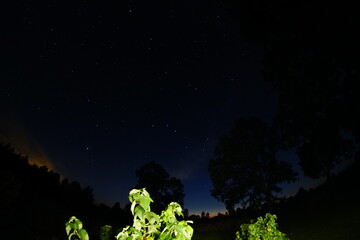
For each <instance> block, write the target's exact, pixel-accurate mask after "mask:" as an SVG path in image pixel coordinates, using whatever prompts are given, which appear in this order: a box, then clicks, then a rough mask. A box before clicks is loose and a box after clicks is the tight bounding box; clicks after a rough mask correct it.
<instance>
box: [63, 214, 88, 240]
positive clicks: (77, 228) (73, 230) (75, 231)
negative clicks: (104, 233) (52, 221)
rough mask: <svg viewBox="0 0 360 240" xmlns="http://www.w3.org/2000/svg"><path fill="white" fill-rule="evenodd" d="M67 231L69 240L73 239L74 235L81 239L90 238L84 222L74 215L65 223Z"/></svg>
mask: <svg viewBox="0 0 360 240" xmlns="http://www.w3.org/2000/svg"><path fill="white" fill-rule="evenodd" d="M65 231H66V234H67V236H68V239H69V240H71V239H72V237H73V236H77V237H78V238H79V240H89V235H88V233H87V231H86V230H85V229H84V228H83V224H82V222H81V221H80V220H79V219H77V218H76V217H74V216H72V217H71V218H70V219H69V221H67V222H66V223H65ZM75 239H76V238H75Z"/></svg>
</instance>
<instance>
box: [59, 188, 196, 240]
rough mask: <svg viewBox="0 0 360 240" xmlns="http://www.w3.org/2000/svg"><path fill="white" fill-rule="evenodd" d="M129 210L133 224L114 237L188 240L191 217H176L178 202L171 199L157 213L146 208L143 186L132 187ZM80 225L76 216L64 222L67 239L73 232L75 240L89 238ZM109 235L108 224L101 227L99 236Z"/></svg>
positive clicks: (104, 239)
mask: <svg viewBox="0 0 360 240" xmlns="http://www.w3.org/2000/svg"><path fill="white" fill-rule="evenodd" d="M129 200H130V202H131V208H130V209H131V213H132V214H133V216H134V220H133V225H132V226H131V227H130V226H126V227H125V228H123V229H122V231H121V232H120V233H119V234H117V235H116V237H115V238H116V239H117V240H145V239H146V240H190V239H191V238H192V235H193V228H192V227H191V226H190V225H189V223H192V221H185V220H182V221H178V220H177V218H176V215H178V216H181V217H183V214H182V208H181V206H180V204H178V203H176V202H172V203H170V204H169V205H168V207H167V208H166V209H165V210H163V211H162V212H161V215H157V214H156V213H154V212H151V211H150V203H152V202H153V200H152V199H151V198H150V195H149V193H148V192H147V191H146V189H145V188H142V189H133V190H131V191H130V193H129ZM82 227H83V225H82V223H81V221H80V220H79V219H77V218H76V217H71V218H70V220H69V221H68V222H66V223H65V230H66V233H67V235H68V238H69V240H71V238H72V237H73V236H77V237H79V240H89V236H88V234H87V232H86V230H85V229H83V228H82ZM110 236H111V226H108V225H105V226H104V227H102V228H101V231H100V239H101V240H108V239H109V238H110Z"/></svg>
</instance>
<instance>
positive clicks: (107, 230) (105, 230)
mask: <svg viewBox="0 0 360 240" xmlns="http://www.w3.org/2000/svg"><path fill="white" fill-rule="evenodd" d="M111 235H112V231H111V226H109V225H105V226H103V227H101V229H100V240H110V237H111Z"/></svg>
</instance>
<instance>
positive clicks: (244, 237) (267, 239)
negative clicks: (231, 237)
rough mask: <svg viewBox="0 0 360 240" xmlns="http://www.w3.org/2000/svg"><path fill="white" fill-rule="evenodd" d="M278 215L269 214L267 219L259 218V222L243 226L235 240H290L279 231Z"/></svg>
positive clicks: (266, 216)
mask: <svg viewBox="0 0 360 240" xmlns="http://www.w3.org/2000/svg"><path fill="white" fill-rule="evenodd" d="M275 220H276V215H272V214H270V213H267V214H266V215H265V218H262V217H258V219H257V221H256V222H254V220H252V221H251V223H250V224H242V225H241V226H240V229H241V232H236V238H235V240H288V239H289V238H287V237H286V235H285V234H284V233H282V232H280V231H279V230H278V229H277V223H276V222H275Z"/></svg>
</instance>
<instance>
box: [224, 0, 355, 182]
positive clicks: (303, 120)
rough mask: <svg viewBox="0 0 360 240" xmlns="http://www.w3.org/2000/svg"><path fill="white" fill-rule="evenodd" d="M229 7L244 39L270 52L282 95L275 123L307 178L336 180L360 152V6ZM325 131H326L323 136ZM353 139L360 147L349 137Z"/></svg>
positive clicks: (267, 69) (246, 1)
mask: <svg viewBox="0 0 360 240" xmlns="http://www.w3.org/2000/svg"><path fill="white" fill-rule="evenodd" d="M225 4H226V5H227V6H228V9H229V11H232V12H234V13H235V15H234V16H237V17H238V19H239V23H240V25H241V31H242V35H243V37H244V39H246V40H247V41H248V42H249V43H251V44H254V45H256V46H258V47H260V48H262V49H263V50H264V77H265V80H266V81H268V82H270V83H272V84H273V86H274V87H275V88H276V89H277V90H278V93H279V96H280V98H279V103H280V107H279V114H278V115H277V117H276V119H275V123H276V126H277V128H278V129H279V131H280V132H282V140H283V144H284V146H285V147H288V148H296V149H297V152H298V153H299V157H300V159H301V160H302V161H301V166H302V167H303V170H304V172H305V174H307V175H309V176H312V177H315V178H317V177H319V176H320V175H324V174H325V175H329V172H331V170H333V169H334V168H335V167H336V165H337V163H338V162H339V160H340V159H341V158H339V156H341V155H342V154H343V153H344V152H347V153H348V150H349V145H352V147H353V149H355V148H358V146H359V144H358V143H359V141H360V124H359V122H360V108H359V107H358V106H357V103H358V102H359V101H360V85H359V79H360V70H359V69H360V59H359V57H358V56H359V54H360V48H359V42H360V37H359V35H358V34H357V33H356V31H354V29H357V27H358V26H357V22H358V21H359V20H360V19H359V14H358V13H357V8H356V5H354V4H351V3H347V2H326V3H325V4H324V3H323V2H321V3H320V2H317V1H308V0H305V1H300V2H294V1H276V2H269V1H251V0H225ZM322 124H325V125H326V126H327V129H326V132H324V130H323V129H319V126H321V125H322ZM344 131H345V132H348V134H346V135H344V134H341V133H342V132H344ZM321 135H322V137H320V136H321ZM351 135H352V136H353V137H354V138H355V140H356V141H357V143H356V142H351V141H349V138H346V137H344V136H351ZM327 136H329V139H327ZM321 138H323V139H324V140H325V141H322V140H321ZM335 143H339V145H337V146H335V145H336V144H335ZM340 146H342V148H340ZM326 148H327V149H328V152H326V153H325V150H322V149H326ZM315 150H316V151H315ZM335 150H336V151H335ZM356 150H357V151H358V149H356ZM319 151H322V153H320V152H319ZM315 155H317V156H315ZM320 155H322V156H320ZM325 155H326V156H325ZM347 157H348V158H350V157H351V154H350V155H348V156H347ZM324 164H325V165H324ZM320 166H323V167H321V168H319V167H320ZM325 168H327V170H325V171H326V172H327V173H324V169H325ZM315 169H318V171H315V172H313V170H315Z"/></svg>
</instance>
